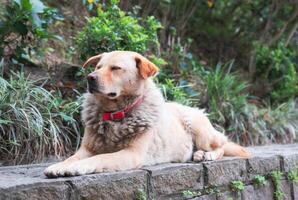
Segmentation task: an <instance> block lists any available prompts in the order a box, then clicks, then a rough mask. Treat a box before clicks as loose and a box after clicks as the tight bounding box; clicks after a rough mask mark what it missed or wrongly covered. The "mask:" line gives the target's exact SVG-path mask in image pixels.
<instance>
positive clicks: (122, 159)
mask: <svg viewBox="0 0 298 200" xmlns="http://www.w3.org/2000/svg"><path fill="white" fill-rule="evenodd" d="M150 137H152V133H151V132H146V133H144V134H142V135H140V136H139V137H138V138H137V139H136V140H135V141H134V142H132V143H131V145H130V146H129V147H128V148H126V149H123V150H121V151H118V152H115V153H107V154H100V155H96V156H92V157H89V158H86V159H83V160H77V161H74V162H72V163H70V164H68V165H66V166H65V167H63V168H62V169H60V170H59V171H58V173H56V172H55V171H50V172H49V173H48V174H46V175H47V176H49V177H52V176H54V177H56V176H75V175H83V174H91V173H96V172H104V171H118V170H126V169H135V168H139V167H141V166H142V165H143V160H144V156H145V153H146V152H147V149H148V144H149V141H150V140H151V139H150Z"/></svg>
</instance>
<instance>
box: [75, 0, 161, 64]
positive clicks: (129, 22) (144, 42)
mask: <svg viewBox="0 0 298 200" xmlns="http://www.w3.org/2000/svg"><path fill="white" fill-rule="evenodd" d="M98 8H99V9H98V10H97V16H96V17H91V18H88V19H87V24H86V26H85V27H84V29H83V30H82V31H81V32H80V33H78V35H77V36H76V44H77V50H78V52H79V53H80V55H81V58H82V59H86V58H87V57H90V56H93V55H95V54H99V53H102V52H108V51H113V50H130V51H136V52H139V53H144V52H146V51H148V50H149V48H150V47H155V48H156V47H157V45H158V40H157V35H156V31H157V29H159V28H161V25H160V23H159V22H158V21H157V20H156V19H155V18H154V17H153V16H150V17H147V18H146V19H145V20H140V19H139V18H137V17H136V16H133V15H131V16H129V15H127V14H126V13H125V12H123V11H121V10H120V9H119V7H118V6H117V1H116V3H113V2H112V4H111V5H107V6H104V7H100V6H99V7H98Z"/></svg>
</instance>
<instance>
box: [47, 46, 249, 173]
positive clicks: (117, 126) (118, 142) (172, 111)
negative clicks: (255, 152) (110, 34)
mask: <svg viewBox="0 0 298 200" xmlns="http://www.w3.org/2000/svg"><path fill="white" fill-rule="evenodd" d="M90 65H95V70H94V72H92V73H90V74H89V75H88V76H87V82H88V92H87V93H86V94H85V95H84V102H83V106H82V121H83V124H84V127H85V130H84V136H83V139H82V142H81V146H80V148H79V150H78V151H77V152H76V153H75V154H74V155H73V156H71V157H69V158H68V159H66V160H65V161H63V162H60V163H57V164H54V165H51V166H49V167H48V168H46V169H45V171H44V174H45V175H46V176H47V177H60V176H76V175H84V174H91V173H99V172H111V171H119V170H129V169H137V168H140V167H142V166H146V165H154V164H158V163H166V162H187V161H190V160H193V161H196V162H199V161H212V160H218V159H221V158H222V157H223V156H238V157H243V158H247V157H249V155H250V154H249V152H248V151H247V150H246V149H245V148H244V147H242V146H240V145H238V144H235V143H233V142H231V141H229V140H228V139H227V137H226V136H225V135H224V134H223V133H221V132H219V131H217V130H216V129H215V128H214V127H213V126H212V125H211V123H210V121H209V119H208V117H207V115H206V114H205V113H204V111H203V110H199V109H197V108H191V107H188V106H184V105H180V104H178V103H174V102H166V101H165V99H164V97H163V95H162V93H161V91H160V90H159V89H158V87H157V86H156V84H155V83H154V82H153V80H152V77H153V76H155V75H156V74H157V73H158V70H159V69H158V68H157V67H156V66H155V65H154V64H153V63H152V62H150V61H149V60H148V59H147V58H145V57H144V56H142V55H140V54H138V53H136V52H131V51H112V52H109V53H102V54H100V55H96V56H93V57H91V58H89V59H88V60H87V61H86V62H85V64H84V65H83V67H87V66H90Z"/></svg>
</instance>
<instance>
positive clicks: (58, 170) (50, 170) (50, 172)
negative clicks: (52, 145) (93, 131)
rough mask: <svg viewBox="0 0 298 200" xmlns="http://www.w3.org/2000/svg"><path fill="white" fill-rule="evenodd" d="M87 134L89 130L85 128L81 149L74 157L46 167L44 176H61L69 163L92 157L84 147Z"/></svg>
mask: <svg viewBox="0 0 298 200" xmlns="http://www.w3.org/2000/svg"><path fill="white" fill-rule="evenodd" d="M88 134H89V130H88V129H87V128H85V133H84V137H83V140H82V144H81V147H80V148H79V150H78V151H77V152H76V153H75V154H74V155H72V156H71V157H69V158H67V159H66V160H64V161H62V162H59V163H56V164H53V165H50V166H49V167H47V168H46V169H45V170H44V174H45V175H46V176H48V177H57V176H60V174H62V173H63V171H64V170H65V168H66V167H67V166H69V165H70V164H71V163H73V162H76V161H78V160H82V159H85V158H88V157H91V156H93V154H92V153H91V152H90V151H88V150H87V148H85V145H84V143H85V140H86V137H88Z"/></svg>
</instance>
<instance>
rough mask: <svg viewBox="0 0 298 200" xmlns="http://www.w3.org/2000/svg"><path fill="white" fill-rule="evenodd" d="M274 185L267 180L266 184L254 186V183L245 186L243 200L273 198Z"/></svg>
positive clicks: (267, 199)
mask: <svg viewBox="0 0 298 200" xmlns="http://www.w3.org/2000/svg"><path fill="white" fill-rule="evenodd" d="M273 192H274V191H273V187H272V183H271V182H267V184H266V185H265V186H260V187H254V186H252V185H249V186H245V188H244V190H243V191H242V193H241V198H242V199H243V200H256V199H262V200H272V199H273Z"/></svg>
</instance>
